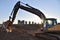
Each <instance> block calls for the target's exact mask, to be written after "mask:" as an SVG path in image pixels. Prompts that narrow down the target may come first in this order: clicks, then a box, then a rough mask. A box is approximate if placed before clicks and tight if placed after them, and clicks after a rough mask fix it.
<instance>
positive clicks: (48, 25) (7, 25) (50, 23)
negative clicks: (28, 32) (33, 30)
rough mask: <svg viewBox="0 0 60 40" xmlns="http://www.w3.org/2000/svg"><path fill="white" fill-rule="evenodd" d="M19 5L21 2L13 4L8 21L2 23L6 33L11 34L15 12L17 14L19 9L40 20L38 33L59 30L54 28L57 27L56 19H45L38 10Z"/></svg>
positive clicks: (26, 5)
mask: <svg viewBox="0 0 60 40" xmlns="http://www.w3.org/2000/svg"><path fill="white" fill-rule="evenodd" d="M21 3H22V2H21V1H18V2H17V3H16V4H15V6H14V8H13V11H12V12H11V15H10V16H9V20H7V21H6V22H3V28H4V29H5V30H6V31H7V32H12V31H13V30H12V24H13V22H14V20H15V18H16V15H17V12H18V10H19V9H23V10H25V11H28V12H30V13H32V14H35V15H37V16H39V17H40V19H41V20H42V21H43V22H42V23H41V25H42V26H40V31H42V32H47V31H55V30H60V28H59V27H57V26H56V25H57V19H55V18H46V16H45V15H44V14H43V13H42V12H41V11H40V10H38V9H36V8H34V7H32V6H30V5H28V4H24V3H23V4H24V5H22V4H21ZM37 21H38V20H37ZM54 26H55V27H54ZM58 28H59V29H58ZM37 33H38V32H37Z"/></svg>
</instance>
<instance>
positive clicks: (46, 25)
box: [43, 18, 57, 32]
mask: <svg viewBox="0 0 60 40" xmlns="http://www.w3.org/2000/svg"><path fill="white" fill-rule="evenodd" d="M55 25H57V19H55V18H46V19H45V22H44V25H43V31H44V32H46V31H47V29H48V28H52V27H54V26H55Z"/></svg>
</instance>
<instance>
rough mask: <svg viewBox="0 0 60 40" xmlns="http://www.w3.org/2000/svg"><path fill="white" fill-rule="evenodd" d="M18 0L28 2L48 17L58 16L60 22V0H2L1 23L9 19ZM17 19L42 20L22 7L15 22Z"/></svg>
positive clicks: (0, 6) (0, 7)
mask: <svg viewBox="0 0 60 40" xmlns="http://www.w3.org/2000/svg"><path fill="white" fill-rule="evenodd" d="M17 1H21V2H23V3H27V4H29V5H31V6H32V7H34V8H37V9H39V10H40V11H42V12H43V13H44V15H45V16H46V18H57V21H58V22H60V0H0V23H2V22H3V21H6V20H8V18H9V15H10V14H11V12H12V9H13V7H14V5H15V4H16V2H17ZM17 20H26V21H34V22H37V23H38V22H40V19H39V17H37V16H36V15H34V14H31V13H29V12H27V11H24V10H22V9H19V11H18V14H17V17H16V19H15V23H17Z"/></svg>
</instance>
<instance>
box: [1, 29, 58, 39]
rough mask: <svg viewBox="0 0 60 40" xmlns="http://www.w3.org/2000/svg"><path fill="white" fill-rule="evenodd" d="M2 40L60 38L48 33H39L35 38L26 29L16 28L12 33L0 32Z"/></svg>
mask: <svg viewBox="0 0 60 40" xmlns="http://www.w3.org/2000/svg"><path fill="white" fill-rule="evenodd" d="M0 40H58V38H57V37H53V36H50V35H48V34H47V33H41V34H40V33H38V34H36V36H33V35H32V34H29V33H27V31H26V30H24V29H19V28H16V29H14V30H13V31H12V32H5V31H1V30H0Z"/></svg>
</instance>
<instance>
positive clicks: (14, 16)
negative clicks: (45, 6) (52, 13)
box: [12, 1, 46, 23]
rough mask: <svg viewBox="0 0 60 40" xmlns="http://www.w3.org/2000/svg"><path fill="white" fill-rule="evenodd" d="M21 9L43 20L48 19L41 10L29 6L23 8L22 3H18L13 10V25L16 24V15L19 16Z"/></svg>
mask: <svg viewBox="0 0 60 40" xmlns="http://www.w3.org/2000/svg"><path fill="white" fill-rule="evenodd" d="M19 8H20V9H23V10H25V11H28V12H30V13H32V14H35V15H37V16H39V17H40V18H41V19H43V20H44V19H45V18H46V17H45V15H44V14H43V13H42V12H41V11H40V10H38V9H36V8H33V7H31V6H29V5H28V4H26V6H23V5H21V4H20V1H18V2H17V3H16V5H15V6H14V8H13V12H12V14H13V16H12V23H13V22H14V20H15V18H16V14H17V11H18V10H19Z"/></svg>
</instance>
